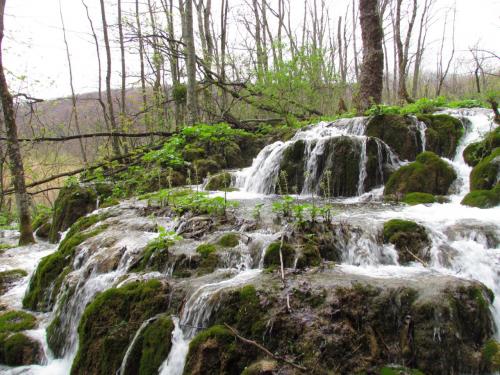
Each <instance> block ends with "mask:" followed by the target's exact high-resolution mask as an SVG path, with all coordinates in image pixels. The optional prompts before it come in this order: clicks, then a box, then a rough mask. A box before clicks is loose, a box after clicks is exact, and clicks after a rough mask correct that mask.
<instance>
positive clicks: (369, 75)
mask: <svg viewBox="0 0 500 375" xmlns="http://www.w3.org/2000/svg"><path fill="white" fill-rule="evenodd" d="M359 15H360V24H361V38H362V40H363V64H362V65H361V77H360V90H359V98H358V110H359V111H360V112H363V111H365V110H366V109H368V108H369V107H370V106H371V105H372V104H373V103H375V104H378V103H380V102H381V100H382V88H383V76H384V52H383V49H382V39H383V36H384V35H383V34H384V32H383V29H382V21H381V19H380V14H379V7H378V0H360V1H359Z"/></svg>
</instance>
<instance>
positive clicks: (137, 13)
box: [135, 0, 152, 131]
mask: <svg viewBox="0 0 500 375" xmlns="http://www.w3.org/2000/svg"><path fill="white" fill-rule="evenodd" d="M135 23H136V27H137V39H139V63H140V75H141V94H142V107H143V110H144V126H145V127H146V130H148V131H150V130H152V129H151V121H150V117H149V111H148V110H147V108H148V96H147V92H146V71H145V67H144V40H143V39H142V25H141V19H140V11H139V0H135Z"/></svg>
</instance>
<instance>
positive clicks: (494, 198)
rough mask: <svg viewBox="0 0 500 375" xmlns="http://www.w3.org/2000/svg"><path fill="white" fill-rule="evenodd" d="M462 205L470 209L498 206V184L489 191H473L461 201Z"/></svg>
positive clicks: (499, 192) (499, 185)
mask: <svg viewBox="0 0 500 375" xmlns="http://www.w3.org/2000/svg"><path fill="white" fill-rule="evenodd" d="M462 204H463V205H465V206H470V207H479V208H491V207H496V206H498V205H499V204H500V184H496V185H495V187H494V188H493V189H491V190H473V191H471V192H470V193H468V194H467V195H466V196H465V197H464V199H463V200H462Z"/></svg>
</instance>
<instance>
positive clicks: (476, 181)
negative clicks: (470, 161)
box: [470, 147, 500, 191]
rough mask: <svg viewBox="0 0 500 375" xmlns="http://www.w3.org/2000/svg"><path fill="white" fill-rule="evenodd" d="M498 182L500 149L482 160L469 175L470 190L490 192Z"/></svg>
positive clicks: (499, 180)
mask: <svg viewBox="0 0 500 375" xmlns="http://www.w3.org/2000/svg"><path fill="white" fill-rule="evenodd" d="M499 182H500V147H497V148H496V149H494V150H493V151H492V152H491V154H490V155H489V156H487V157H485V158H484V159H482V160H481V161H480V162H479V163H478V164H477V165H476V166H475V167H474V168H473V169H472V172H471V174H470V190H471V191H472V190H490V189H493V187H494V186H495V185H496V184H498V183H499Z"/></svg>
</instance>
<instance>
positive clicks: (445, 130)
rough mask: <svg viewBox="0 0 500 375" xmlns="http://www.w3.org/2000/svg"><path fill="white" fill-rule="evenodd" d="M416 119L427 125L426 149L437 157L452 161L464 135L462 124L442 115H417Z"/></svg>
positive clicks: (453, 118) (455, 119)
mask: <svg viewBox="0 0 500 375" xmlns="http://www.w3.org/2000/svg"><path fill="white" fill-rule="evenodd" d="M418 119H419V120H420V121H423V122H424V123H425V124H426V125H427V130H426V132H425V136H426V137H425V138H426V149H427V150H429V151H432V152H434V153H436V154H437V155H439V156H442V157H445V158H448V159H452V158H453V157H454V156H455V152H456V149H457V145H458V143H459V141H460V139H461V138H462V136H463V134H464V126H463V125H462V122H461V121H460V120H458V119H457V118H455V117H452V116H450V115H444V114H441V115H419V116H418Z"/></svg>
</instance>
